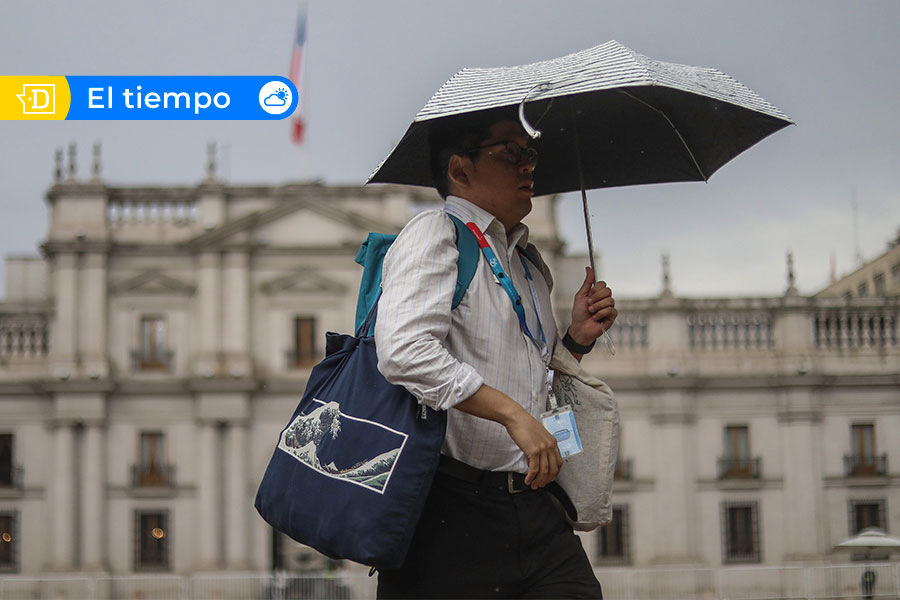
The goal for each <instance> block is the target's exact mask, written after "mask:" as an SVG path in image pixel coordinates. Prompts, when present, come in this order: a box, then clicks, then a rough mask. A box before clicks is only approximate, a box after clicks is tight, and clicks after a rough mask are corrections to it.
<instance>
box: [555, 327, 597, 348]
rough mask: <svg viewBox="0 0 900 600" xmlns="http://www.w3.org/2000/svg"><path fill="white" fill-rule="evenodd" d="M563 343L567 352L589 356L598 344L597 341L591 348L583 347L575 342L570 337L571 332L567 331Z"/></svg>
mask: <svg viewBox="0 0 900 600" xmlns="http://www.w3.org/2000/svg"><path fill="white" fill-rule="evenodd" d="M562 343H563V346H565V347H566V350H568V351H569V352H571V353H573V354H587V353H588V352H590V351H591V350H593V349H594V344H596V343H597V340H594V341H593V342H591V345H590V346H582V345H581V344H579V343H578V342H576V341H575V340H573V339H572V336H571V335H569V331H568V330H566V335H564V336H563V339H562Z"/></svg>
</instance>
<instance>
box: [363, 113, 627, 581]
mask: <svg viewBox="0 0 900 600" xmlns="http://www.w3.org/2000/svg"><path fill="white" fill-rule="evenodd" d="M527 144H528V137H527V136H526V134H525V132H524V131H523V129H522V128H521V126H520V125H519V123H518V122H517V121H515V120H513V119H512V118H510V119H506V118H501V119H500V120H498V119H497V117H494V118H493V120H492V121H486V122H482V123H478V122H476V121H474V120H469V121H468V122H466V123H465V125H464V126H461V127H454V128H450V129H449V130H445V131H444V132H443V133H439V134H436V135H434V136H433V138H432V156H433V157H434V159H433V165H432V169H433V171H434V174H435V180H436V181H438V184H437V187H438V191H439V192H440V193H441V195H442V196H443V197H444V198H445V206H444V210H443V211H442V210H432V211H427V212H424V213H421V214H419V215H417V216H416V217H415V218H413V219H412V220H411V221H410V222H409V224H408V225H407V226H406V227H405V228H404V230H403V231H402V232H401V234H400V235H399V236H398V238H397V240H396V241H395V242H394V244H393V245H392V247H391V250H390V251H389V252H388V255H387V256H386V258H385V261H384V267H383V294H382V297H381V299H380V301H379V309H378V310H379V316H378V320H377V324H376V329H375V338H376V344H377V348H378V358H379V362H378V368H379V370H380V371H381V372H382V373H383V374H384V376H385V377H386V378H387V379H388V381H390V382H391V383H394V384H398V385H403V386H404V387H406V388H407V389H408V390H409V391H410V392H411V393H412V394H413V395H414V396H415V397H416V398H417V399H418V400H419V401H420V402H421V403H424V404H427V405H428V406H430V407H432V408H434V409H436V410H447V415H448V418H447V435H446V439H445V442H444V448H443V450H442V456H441V461H440V466H439V468H438V473H437V475H436V476H435V481H434V484H433V485H432V489H431V493H430V495H429V497H428V500H427V502H426V504H425V508H424V510H423V514H422V517H421V519H420V521H419V524H418V527H417V530H416V533H415V536H414V538H413V541H412V545H411V547H410V551H409V554H408V556H407V559H406V562H405V564H404V565H403V566H402V567H401V568H400V569H397V570H389V571H388V570H385V571H382V572H380V573H379V582H378V595H379V597H382V598H417V597H418V598H422V597H479V598H525V597H535V598H536V597H553V598H564V597H569V598H600V597H601V590H600V584H599V583H598V581H597V579H596V577H595V576H594V574H593V570H592V568H591V565H590V563H589V561H588V560H587V557H586V555H585V553H584V549H583V548H582V546H581V542H580V540H579V538H578V537H577V536H576V535H575V534H574V533H573V531H572V528H571V526H570V525H569V524H568V522H567V521H566V518H565V516H564V513H563V510H562V508H561V506H560V503H559V500H557V498H558V497H559V496H560V495H561V494H564V493H563V492H562V490H561V488H559V486H558V485H557V484H556V483H555V482H554V480H555V478H556V476H557V474H558V473H559V469H560V467H561V466H562V457H561V456H560V452H559V449H558V447H557V443H556V438H554V437H553V435H551V434H550V433H549V432H548V431H547V430H546V429H545V428H544V427H543V425H542V424H541V423H540V420H539V419H540V414H541V413H542V412H544V411H545V410H546V405H547V393H548V387H549V380H548V377H549V371H548V368H547V365H548V364H549V362H550V356H551V355H552V353H553V346H554V344H555V342H556V339H557V326H556V323H555V320H554V318H553V312H552V308H551V304H550V289H551V287H552V279H551V277H550V273H549V271H548V269H547V267H546V265H545V264H544V263H543V261H542V260H540V258H539V256H538V257H534V256H533V255H532V258H531V259H529V258H526V257H525V254H524V252H523V251H524V250H525V248H526V245H527V242H528V229H527V227H526V226H525V225H523V224H522V223H521V221H522V219H523V218H524V217H525V216H526V215H527V214H528V213H529V212H530V211H531V206H532V204H531V199H532V195H533V183H534V171H535V165H536V163H537V153H536V152H535V151H534V149H532V148H528V147H527ZM444 211H446V212H447V213H450V214H453V215H454V216H456V217H458V218H459V219H461V220H462V221H463V222H464V223H466V224H470V225H469V226H470V229H472V230H473V232H475V233H476V237H478V236H482V238H481V239H480V243H481V245H482V246H485V245H489V246H490V248H491V249H492V251H493V254H494V255H495V256H496V260H480V261H479V264H478V269H477V271H476V273H475V277H474V278H473V280H472V282H471V283H470V284H469V288H468V291H467V292H466V294H465V296H464V297H463V299H462V302H461V303H460V305H459V306H458V307H457V308H456V309H453V310H451V308H450V305H451V298H452V296H453V293H454V289H455V284H456V268H457V267H456V264H457V257H458V250H457V246H456V241H455V228H454V226H453V224H452V222H451V221H450V218H449V217H448V216H447V214H445V212H444ZM482 240H483V241H482ZM485 252H486V256H487V255H488V254H489V251H485ZM535 258H536V259H535ZM532 260H534V262H532ZM489 262H491V263H494V264H493V265H491V264H489ZM504 279H505V280H506V281H504ZM593 281H594V274H593V272H591V270H590V269H589V268H588V269H586V276H585V281H584V284H583V285H582V287H581V289H580V290H578V292H577V293H576V295H575V300H574V303H573V308H572V323H571V325H570V326H569V328H568V330H567V332H566V334H565V336H564V338H563V344H564V345H565V347H566V348H567V349H569V351H570V352H572V353H573V354H574V355H575V356H576V358H579V359H580V357H581V355H583V354H584V353H586V352H589V351H590V350H591V348H592V347H593V344H594V341H595V340H596V338H597V337H599V336H600V335H601V334H602V333H603V332H604V331H605V330H606V329H608V328H609V327H610V326H611V325H612V323H613V321H614V320H615V318H616V316H617V312H616V309H615V302H614V300H613V298H612V292H611V291H610V289H609V288H608V287H606V285H605V283H603V282H598V283H596V284H594V283H593ZM505 283H510V284H511V285H503V284H505Z"/></svg>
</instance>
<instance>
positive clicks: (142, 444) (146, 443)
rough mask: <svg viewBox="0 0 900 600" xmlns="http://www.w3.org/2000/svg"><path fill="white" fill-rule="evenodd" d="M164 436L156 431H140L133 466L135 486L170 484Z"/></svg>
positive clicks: (170, 478)
mask: <svg viewBox="0 0 900 600" xmlns="http://www.w3.org/2000/svg"><path fill="white" fill-rule="evenodd" d="M165 444H166V437H165V434H164V433H161V432H158V431H142V432H141V433H140V437H139V438H138V462H137V464H135V466H134V475H133V484H134V485H135V486H155V485H170V484H171V483H172V473H171V467H170V466H169V465H168V463H166V455H165V450H166V448H165Z"/></svg>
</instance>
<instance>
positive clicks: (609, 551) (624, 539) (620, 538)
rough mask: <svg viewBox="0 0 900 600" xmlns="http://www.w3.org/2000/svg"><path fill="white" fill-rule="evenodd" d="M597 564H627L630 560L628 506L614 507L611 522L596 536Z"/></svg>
mask: <svg viewBox="0 0 900 600" xmlns="http://www.w3.org/2000/svg"><path fill="white" fill-rule="evenodd" d="M596 539H597V562H600V563H606V564H609V563H616V564H628V563H629V562H630V560H631V554H630V547H629V546H630V543H629V527H628V506H627V505H624V504H623V505H614V506H613V509H612V521H610V522H609V523H608V524H606V525H604V526H603V527H601V528H600V530H599V531H598V535H597V538H596Z"/></svg>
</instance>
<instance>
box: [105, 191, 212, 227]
mask: <svg viewBox="0 0 900 600" xmlns="http://www.w3.org/2000/svg"><path fill="white" fill-rule="evenodd" d="M107 217H108V218H109V222H110V224H111V225H112V226H114V227H121V226H124V225H141V224H145V223H160V224H171V225H174V226H187V225H191V224H192V223H194V222H195V221H196V220H197V218H198V207H197V203H196V202H195V201H194V200H178V199H165V198H150V199H144V198H141V199H127V200H119V199H111V200H110V201H109V203H108V205H107Z"/></svg>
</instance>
